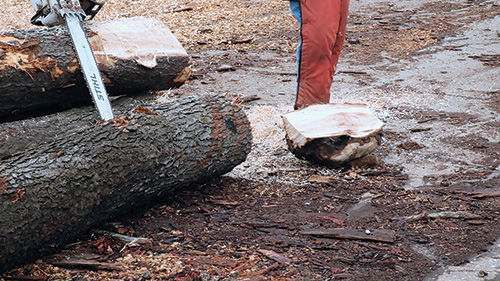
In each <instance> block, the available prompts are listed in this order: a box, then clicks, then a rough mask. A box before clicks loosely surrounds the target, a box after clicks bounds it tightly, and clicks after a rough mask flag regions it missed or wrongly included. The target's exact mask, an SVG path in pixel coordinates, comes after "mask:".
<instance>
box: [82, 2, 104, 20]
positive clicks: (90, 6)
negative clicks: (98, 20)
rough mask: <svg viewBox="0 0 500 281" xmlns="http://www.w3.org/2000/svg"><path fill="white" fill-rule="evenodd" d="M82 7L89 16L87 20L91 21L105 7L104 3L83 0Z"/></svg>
mask: <svg viewBox="0 0 500 281" xmlns="http://www.w3.org/2000/svg"><path fill="white" fill-rule="evenodd" d="M80 5H81V6H82V10H83V11H84V12H85V14H86V15H87V16H88V18H87V19H89V20H91V19H93V18H94V17H95V15H96V14H97V13H98V12H99V11H100V10H101V8H102V6H104V1H103V2H97V1H95V0H81V1H80Z"/></svg>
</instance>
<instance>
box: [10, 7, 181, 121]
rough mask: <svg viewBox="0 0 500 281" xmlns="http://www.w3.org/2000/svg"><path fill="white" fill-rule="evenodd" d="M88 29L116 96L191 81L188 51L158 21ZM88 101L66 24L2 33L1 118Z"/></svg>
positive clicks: (107, 83) (127, 21) (106, 24)
mask: <svg viewBox="0 0 500 281" xmlns="http://www.w3.org/2000/svg"><path fill="white" fill-rule="evenodd" d="M84 29H85V30H86V33H87V36H88V39H89V42H90V45H91V47H92V49H93V51H94V55H95V57H96V60H97V63H98V68H99V70H100V71H101V74H102V78H103V80H104V83H105V86H106V89H107V91H108V94H109V95H111V96H118V95H129V94H137V93H141V92H148V91H157V90H165V89H170V88H173V87H178V86H180V85H182V84H183V83H184V82H185V81H186V80H187V79H188V77H189V67H188V63H189V57H188V55H187V53H186V51H185V50H184V49H183V48H182V46H181V45H180V43H179V42H178V41H177V39H176V38H175V36H174V35H173V34H172V33H171V32H170V30H169V29H168V28H167V27H166V26H165V25H163V24H162V23H161V22H159V21H157V20H154V19H148V18H143V17H138V18H127V19H118V20H112V21H103V22H98V21H89V22H85V24H84ZM89 103H91V97H90V94H89V90H88V89H87V87H86V83H85V80H84V77H83V75H82V73H81V70H80V64H79V63H78V59H77V56H76V53H75V51H74V49H73V43H72V41H71V37H70V35H69V32H68V30H67V28H66V27H65V26H55V27H42V28H35V29H30V30H16V31H9V32H4V33H0V120H2V119H3V120H15V119H16V118H17V119H20V118H21V117H22V116H21V115H25V114H26V113H27V112H42V113H45V112H47V111H52V112H54V111H57V110H61V109H68V108H71V107H75V106H80V105H82V104H89ZM16 116H21V117H16Z"/></svg>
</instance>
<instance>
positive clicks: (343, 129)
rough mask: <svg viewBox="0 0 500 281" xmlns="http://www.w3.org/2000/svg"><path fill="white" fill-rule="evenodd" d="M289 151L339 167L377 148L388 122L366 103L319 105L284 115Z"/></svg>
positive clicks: (313, 160)
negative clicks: (376, 114) (380, 118)
mask: <svg viewBox="0 0 500 281" xmlns="http://www.w3.org/2000/svg"><path fill="white" fill-rule="evenodd" d="M283 121H284V125H285V133H286V140H287V144H288V148H289V150H290V151H291V152H292V153H293V154H295V155H296V156H297V157H299V158H301V159H306V160H309V161H311V162H314V163H316V164H320V165H326V166H331V167H337V166H341V165H344V164H347V163H349V162H351V161H353V160H355V159H359V158H361V157H364V156H366V155H368V154H369V153H371V152H372V151H374V150H375V149H376V148H377V147H378V146H379V145H380V142H381V135H382V128H383V125H384V123H383V122H382V121H380V120H379V119H378V118H377V117H376V116H375V115H374V114H373V113H372V112H371V110H370V109H369V108H368V107H367V106H366V105H365V104H340V103H337V104H335V103H330V104H316V105H311V106H308V107H306V108H303V109H300V110H296V111H293V112H291V113H288V114H286V115H285V116H283Z"/></svg>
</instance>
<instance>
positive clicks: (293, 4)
mask: <svg viewBox="0 0 500 281" xmlns="http://www.w3.org/2000/svg"><path fill="white" fill-rule="evenodd" d="M290 10H291V11H292V14H293V16H294V17H295V19H296V20H297V22H298V23H299V26H300V28H301V29H302V12H301V11H300V1H299V0H291V1H290ZM301 51H302V38H301V39H300V41H299V46H298V47H297V73H298V72H299V65H300V52H301Z"/></svg>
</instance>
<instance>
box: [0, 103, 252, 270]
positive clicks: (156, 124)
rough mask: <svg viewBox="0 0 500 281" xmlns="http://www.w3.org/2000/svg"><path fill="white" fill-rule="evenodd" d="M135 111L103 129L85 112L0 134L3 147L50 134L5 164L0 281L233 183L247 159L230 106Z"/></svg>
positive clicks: (246, 144)
mask: <svg viewBox="0 0 500 281" xmlns="http://www.w3.org/2000/svg"><path fill="white" fill-rule="evenodd" d="M124 104H130V99H125V102H124ZM133 107H135V109H134V110H132V111H130V112H129V113H127V114H125V115H121V116H119V117H117V118H115V119H112V120H110V121H108V122H104V123H102V122H101V123H98V124H95V120H96V119H95V113H92V114H87V115H86V116H85V115H83V116H82V115H80V114H78V113H76V114H75V111H78V110H81V109H73V110H70V111H68V112H64V113H58V114H56V115H53V116H44V117H40V118H37V119H34V120H33V122H28V121H30V120H27V121H17V122H13V123H5V124H0V132H3V137H0V145H2V143H1V142H2V140H3V142H6V141H7V140H8V139H9V138H10V139H13V140H14V141H15V140H16V139H17V140H19V139H21V138H23V136H24V134H23V132H22V131H21V132H18V133H17V134H16V133H14V134H8V133H6V132H8V131H12V130H14V129H15V128H18V127H20V128H22V130H23V131H25V132H29V133H26V134H27V135H31V136H34V135H36V132H40V131H41V130H44V129H43V128H46V130H47V131H50V132H49V133H45V132H44V133H42V135H41V136H43V138H44V139H43V140H39V141H38V143H36V142H32V143H30V144H29V145H27V146H25V147H23V148H21V149H20V148H13V149H11V151H10V153H7V152H5V153H4V159H3V160H1V162H0V272H4V271H5V270H8V269H9V268H11V267H13V266H16V265H18V264H20V263H26V262H29V261H32V260H34V259H35V258H37V257H40V256H41V255H44V254H47V253H50V252H53V251H55V250H56V249H58V248H59V247H61V246H63V245H65V244H67V243H68V242H71V241H73V240H74V239H76V238H77V237H78V235H80V234H82V232H84V231H86V230H88V229H90V228H91V227H92V226H94V225H97V224H99V223H102V222H104V221H106V220H108V219H110V218H111V217H113V216H116V215H118V214H121V213H123V212H125V211H127V210H130V209H131V208H134V207H136V206H138V205H144V204H147V203H148V202H151V200H155V199H158V198H161V197H163V196H168V194H169V193H172V192H175V190H176V189H178V188H182V187H185V186H187V185H190V184H194V183H199V182H203V181H207V180H209V179H212V178H215V177H217V176H220V175H222V174H224V173H227V172H229V171H231V170H232V169H233V168H234V167H235V166H237V165H238V164H240V163H241V162H243V161H244V160H245V159H246V156H247V154H248V153H249V151H250V148H251V129H250V124H249V122H248V119H247V118H246V115H245V113H244V112H243V109H242V108H241V107H240V106H239V105H237V104H234V103H233V102H232V101H231V100H229V99H227V98H225V97H223V96H215V95H208V94H205V95H197V96H190V97H187V98H182V99H179V100H178V101H175V102H172V103H169V104H164V105H157V106H154V107H153V108H151V109H146V108H144V107H136V106H135V105H134V106H133ZM117 108H120V107H117ZM75 116H78V117H79V119H78V118H77V117H75ZM16 124H20V126H16ZM21 124H22V126H21ZM26 124H28V125H26ZM29 124H36V125H34V127H33V128H34V130H30V126H29ZM54 124H55V125H54ZM54 126H55V128H54ZM55 132H57V133H55ZM35 139H36V138H35V137H33V138H32V140H35Z"/></svg>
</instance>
